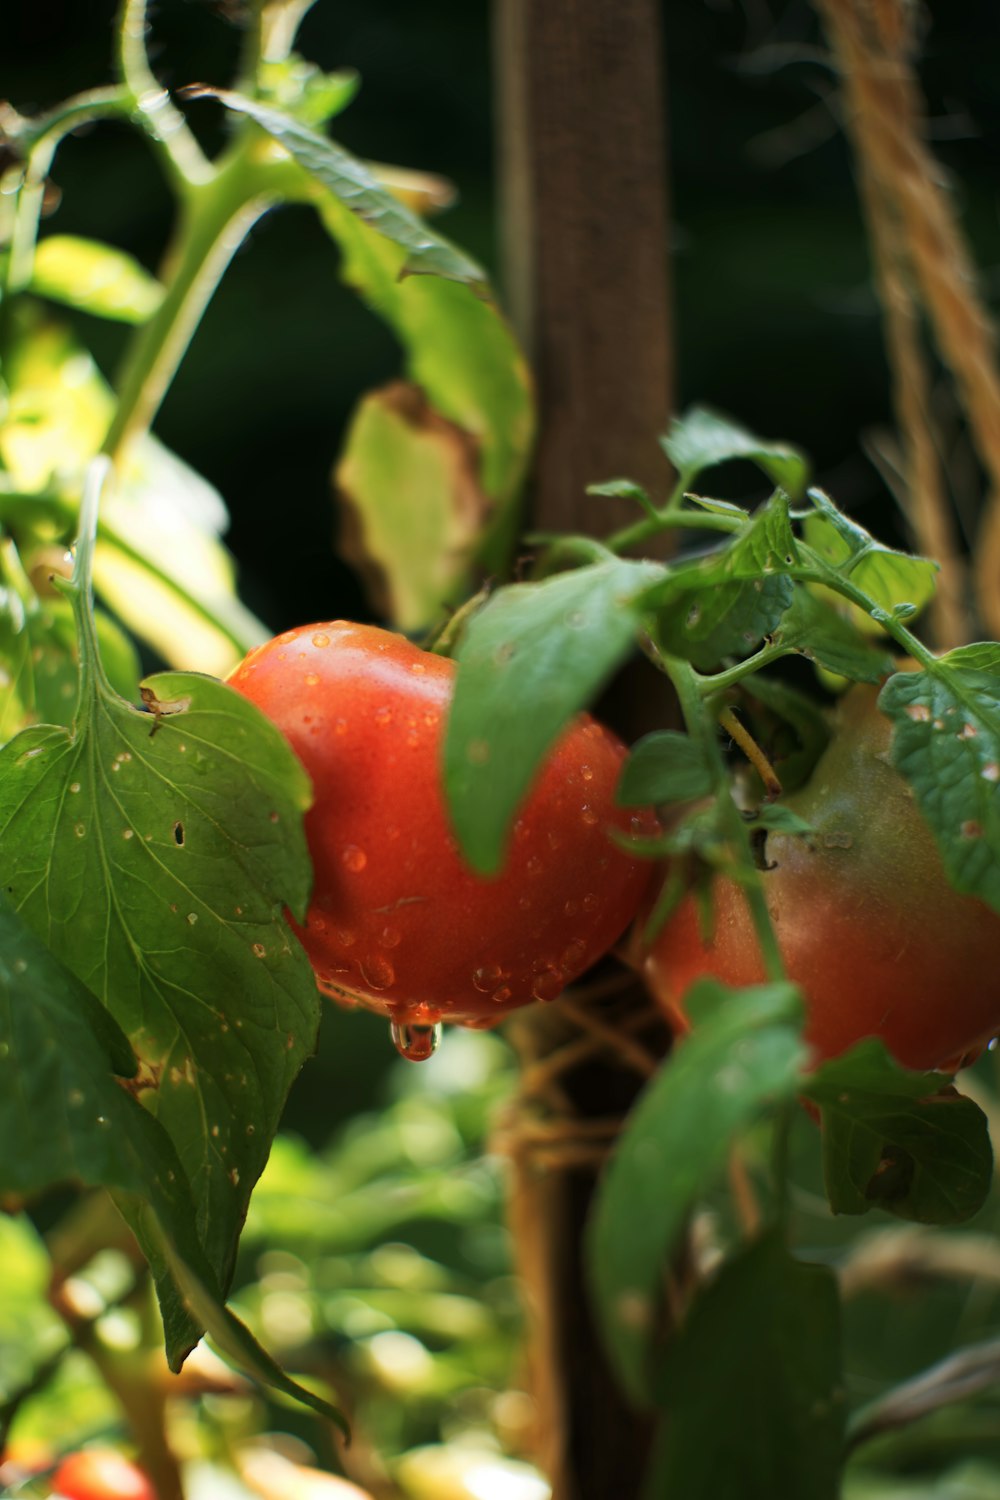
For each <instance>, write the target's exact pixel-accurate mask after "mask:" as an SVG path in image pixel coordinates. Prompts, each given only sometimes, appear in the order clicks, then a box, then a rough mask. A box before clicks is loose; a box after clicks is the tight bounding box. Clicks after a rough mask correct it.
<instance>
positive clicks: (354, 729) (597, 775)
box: [229, 621, 654, 1027]
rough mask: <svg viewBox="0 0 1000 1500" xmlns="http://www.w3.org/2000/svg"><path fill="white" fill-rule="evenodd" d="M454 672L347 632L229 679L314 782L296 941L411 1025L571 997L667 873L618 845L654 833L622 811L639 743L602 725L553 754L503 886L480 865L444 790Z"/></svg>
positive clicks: (392, 641)
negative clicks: (625, 771) (465, 847)
mask: <svg viewBox="0 0 1000 1500" xmlns="http://www.w3.org/2000/svg"><path fill="white" fill-rule="evenodd" d="M455 671H456V668H455V664H454V662H452V661H449V660H448V659H446V658H444V657H440V656H435V655H432V654H430V653H428V652H426V651H422V650H420V649H419V648H418V647H416V646H413V645H411V644H410V642H408V641H407V640H405V639H404V638H403V637H402V636H399V635H394V634H391V633H390V632H388V631H385V630H379V629H376V628H375V627H373V626H367V625H355V624H348V623H344V622H339V621H338V622H332V623H329V624H318V625H306V626H302V627H300V628H299V629H297V630H291V631H286V632H285V633H284V634H283V635H280V636H278V637H276V638H275V639H274V640H272V641H269V642H268V643H267V644H266V645H263V646H260V647H258V648H257V649H256V650H255V651H252V652H251V653H250V655H249V656H248V657H247V658H246V660H245V661H243V662H242V663H241V664H240V666H238V667H237V668H236V670H235V671H234V672H233V673H232V674H231V676H230V678H229V681H230V683H231V684H232V686H233V687H235V688H236V689H238V691H239V692H241V693H242V694H244V695H245V696H246V697H247V698H249V699H250V700H251V701H252V702H254V703H255V704H256V705H257V706H258V707H259V708H260V709H262V710H263V712H264V713H265V714H266V715H267V716H268V718H270V719H271V720H272V721H273V722H274V723H275V724H276V725H277V726H278V728H279V729H281V730H282V732H283V733H284V735H285V737H286V738H287V739H288V740H289V742H290V743H291V745H292V748H293V749H294V750H295V752H296V754H297V755H298V757H299V759H300V760H301V761H302V763H303V765H304V766H305V769H306V770H307V771H308V773H309V775H310V777H311V778H312V783H313V792H314V803H313V806H312V808H311V810H310V811H309V813H308V814H307V815H306V822H305V829H306V837H307V839H308V843H309V850H310V854H311V856H312V861H313V870H314V885H313V892H312V900H311V904H310V906H309V912H308V916H307V919H306V923H305V926H304V927H301V928H300V927H297V928H296V931H297V932H298V935H299V937H300V939H301V941H302V943H303V945H304V947H305V949H306V952H307V953H308V955H309V958H310V960H311V962H312V965H313V968H314V970H315V972H316V976H317V980H318V983H319V986H320V989H321V990H323V991H324V992H325V993H326V994H329V995H331V996H332V997H334V998H336V999H339V1000H342V1001H344V1002H345V1003H348V1004H352V1003H358V1002H360V1003H361V1004H363V1005H365V1006H368V1007H369V1008H370V1009H373V1010H376V1011H380V1012H382V1013H383V1014H385V1015H387V1016H388V1017H390V1018H391V1019H392V1021H393V1022H395V1023H396V1024H397V1025H398V1026H420V1027H423V1026H432V1025H433V1024H434V1023H435V1022H437V1021H439V1020H441V1019H444V1020H448V1021H457V1022H460V1023H462V1024H464V1025H469V1026H490V1025H492V1024H493V1023H494V1022H495V1021H496V1020H498V1019H499V1018H500V1017H501V1016H503V1015H505V1014H506V1013H507V1012H508V1011H510V1010H513V1009H514V1008H515V1007H517V1006H522V1005H527V1004H528V1003H529V1002H531V1001H533V1000H553V999H555V998H556V996H557V995H558V994H560V992H561V991H562V990H563V989H564V988H565V986H566V985H567V984H569V983H570V981H571V980H573V979H576V978H577V977H578V976H579V975H580V974H582V973H583V972H584V971H585V970H586V969H588V968H589V967H590V966H591V965H592V964H593V963H595V962H596V961H597V959H599V958H600V957H601V956H602V955H603V954H605V953H606V952H607V951H608V949H610V948H611V946H612V945H613V944H614V943H615V942H616V940H617V939H618V938H619V937H620V936H621V934H622V932H623V931H624V930H625V928H626V927H627V926H628V924H629V922H630V921H631V919H632V917H633V916H634V914H635V912H636V910H637V908H638V905H639V902H640V900H641V899H642V896H643V894H644V892H645V890H646V888H647V886H648V884H649V881H650V878H651V873H652V871H651V866H650V864H649V863H648V862H647V861H645V860H642V859H639V858H636V857H634V856H633V855H631V854H630V853H629V852H627V851H626V850H624V849H622V848H621V847H620V845H618V844H617V843H615V842H614V840H613V838H612V837H611V834H612V832H613V831H614V830H617V831H619V832H624V833H628V832H629V831H630V830H631V829H633V828H636V829H641V831H643V832H649V831H651V830H652V827H653V826H654V825H653V822H652V819H651V818H647V817H643V818H636V816H635V814H634V812H632V813H630V812H626V811H624V810H623V809H621V808H617V807H616V806H615V804H614V792H615V786H616V784H617V781H618V776H619V773H620V770H621V766H622V762H623V760H624V758H625V754H626V751H625V747H624V745H622V744H621V743H620V741H619V740H618V739H616V738H615V736H614V735H612V734H611V733H609V731H608V730H606V729H604V728H603V727H602V726H601V725H600V724H598V723H596V722H595V721H594V720H593V719H591V718H590V717H589V716H587V715H580V716H579V717H578V718H577V719H575V720H574V721H573V723H572V724H571V725H570V726H569V727H568V728H567V729H566V731H565V732H564V734H563V735H562V737H561V738H560V739H559V741H558V743H557V744H556V745H555V747H554V748H553V750H552V751H551V752H550V754H549V755H548V757H547V758H546V760H545V762H544V764H543V766H542V768H541V770H540V772H539V774H538V777H537V779H536V781H535V784H534V786H533V788H532V790H531V792H530V793H529V795H528V797H527V799H526V800H525V803H524V805H523V806H522V807H521V808H520V810H519V812H518V815H517V819H516V822H515V824H514V827H513V830H512V834H511V840H510V847H509V851H508V856H507V860H506V863H505V865H504V868H503V870H502V871H501V872H500V874H499V875H497V876H495V877H493V878H484V877H482V876H480V875H477V874H476V873H475V872H474V871H473V870H472V869H471V868H470V867H469V865H468V864H467V863H466V862H465V860H464V859H463V858H462V856H461V854H460V852H459V849H458V845H457V843H456V841H455V838H454V836H453V834H452V831H451V828H450V825H449V821H448V814H447V810H446V807H445V801H444V790H443V786H442V743H443V737H444V729H445V721H446V717H447V714H448V709H449V706H450V703H451V698H452V693H453V691H454V679H455ZM516 711H517V709H516V705H514V704H512V705H511V712H512V713H516Z"/></svg>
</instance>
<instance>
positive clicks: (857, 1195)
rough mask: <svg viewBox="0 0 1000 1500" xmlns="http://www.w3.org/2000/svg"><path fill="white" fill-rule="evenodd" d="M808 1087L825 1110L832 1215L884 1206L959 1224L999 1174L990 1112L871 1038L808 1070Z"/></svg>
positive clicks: (920, 1218) (923, 1220) (923, 1219)
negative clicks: (900, 1062)
mask: <svg viewBox="0 0 1000 1500" xmlns="http://www.w3.org/2000/svg"><path fill="white" fill-rule="evenodd" d="M802 1092H803V1093H804V1094H805V1095H807V1096H808V1097H809V1098H810V1099H812V1100H813V1101H814V1103H816V1104H818V1105H819V1107H820V1110H821V1112H822V1117H823V1175H824V1177H825V1179H826V1190H827V1196H828V1198H829V1200H830V1206H831V1208H832V1209H833V1211H834V1213H842V1214H863V1213H867V1212H868V1210H869V1209H870V1208H883V1209H885V1210H886V1211H887V1212H888V1213H891V1214H895V1215H896V1217H897V1218H900V1219H912V1220H914V1221H916V1222H917V1223H920V1224H960V1223H962V1221H963V1220H965V1219H969V1218H971V1217H972V1215H973V1214H975V1213H978V1211H979V1209H981V1208H982V1206H983V1203H984V1202H985V1199H986V1195H987V1193H988V1192H989V1190H990V1184H991V1182H992V1180H993V1153H992V1150H991V1148H990V1137H989V1127H988V1124H987V1120H986V1116H985V1115H984V1114H983V1112H982V1110H981V1109H980V1108H979V1106H978V1105H977V1104H974V1103H973V1102H972V1100H971V1099H966V1098H964V1097H963V1096H962V1095H961V1094H959V1093H958V1092H957V1090H955V1089H954V1088H951V1087H946V1086H944V1085H943V1080H942V1077H941V1075H940V1074H939V1073H911V1072H908V1071H906V1070H904V1069H903V1068H900V1067H899V1065H898V1064H897V1063H895V1062H893V1060H892V1058H891V1057H890V1056H889V1055H888V1053H887V1052H886V1050H885V1048H884V1046H883V1045H882V1043H881V1042H879V1041H877V1040H875V1038H869V1039H868V1040H866V1041H864V1042H861V1043H859V1045H858V1046H856V1047H853V1048H852V1049H851V1051H850V1052H846V1053H844V1055H843V1056H842V1057H835V1058H833V1059H832V1060H831V1061H829V1062H826V1063H824V1064H823V1066H822V1067H820V1068H818V1069H817V1070H816V1071H815V1072H814V1073H811V1074H810V1076H809V1078H808V1079H806V1081H805V1085H804V1087H803V1090H802Z"/></svg>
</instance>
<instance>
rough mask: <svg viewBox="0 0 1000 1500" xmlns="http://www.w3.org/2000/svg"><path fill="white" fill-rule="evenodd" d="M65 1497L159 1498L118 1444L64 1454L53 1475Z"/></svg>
mask: <svg viewBox="0 0 1000 1500" xmlns="http://www.w3.org/2000/svg"><path fill="white" fill-rule="evenodd" d="M52 1490H53V1495H59V1496H61V1497H62V1500H156V1491H155V1490H154V1489H153V1486H152V1484H151V1483H150V1482H149V1480H148V1479H147V1478H146V1475H145V1474H144V1473H143V1472H142V1470H141V1469H138V1468H136V1466H135V1464H134V1463H131V1462H130V1461H129V1459H127V1458H126V1457H125V1456H124V1454H122V1453H119V1452H118V1450H117V1449H116V1448H82V1449H81V1450H80V1452H79V1453H71V1454H70V1455H69V1457H68V1458H64V1459H63V1461H62V1463H61V1464H60V1465H59V1467H58V1469H56V1472H55V1474H54V1475H53V1476H52Z"/></svg>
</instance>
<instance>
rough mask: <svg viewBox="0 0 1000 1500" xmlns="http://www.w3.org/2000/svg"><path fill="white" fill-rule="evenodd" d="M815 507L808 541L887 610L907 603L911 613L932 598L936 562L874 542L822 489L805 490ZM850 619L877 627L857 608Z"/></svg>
mask: <svg viewBox="0 0 1000 1500" xmlns="http://www.w3.org/2000/svg"><path fill="white" fill-rule="evenodd" d="M809 498H810V499H811V500H812V502H813V505H814V506H815V507H816V509H815V512H814V513H813V514H812V515H810V516H807V517H806V520H805V523H804V527H803V532H804V536H805V540H806V541H807V542H808V544H809V546H810V547H812V548H814V550H815V551H816V552H817V553H818V554H819V556H820V557H822V558H823V559H824V560H825V561H826V562H827V563H829V564H830V565H831V566H832V567H833V568H835V569H836V570H837V572H838V573H842V574H843V575H844V576H845V577H846V578H849V579H850V580H851V582H852V583H854V584H856V585H857V586H858V588H860V589H863V590H864V591H865V593H867V594H868V595H870V596H871V598H872V599H873V600H874V602H875V603H876V604H877V605H878V607H879V608H880V609H883V610H885V611H886V612H891V611H892V610H893V609H895V608H896V607H897V606H898V605H903V604H909V605H912V606H913V608H914V612H917V611H919V610H921V609H923V607H924V606H925V605H926V604H927V603H929V601H930V600H931V599H932V598H933V595H934V589H935V579H936V575H937V572H938V565H937V563H935V562H932V561H931V560H930V559H929V558H926V557H913V556H911V555H910V553H908V552H896V551H894V550H893V549H892V548H891V547H884V546H883V545H882V543H881V542H877V541H876V540H875V538H874V537H873V536H871V535H870V534H869V533H868V532H867V531H866V530H865V529H864V527H863V526H859V525H858V523H857V522H856V521H852V520H851V519H850V518H849V517H848V516H845V515H844V513H843V511H840V510H838V509H837V507H836V506H835V505H834V503H833V501H832V500H831V499H830V498H829V496H828V495H825V494H824V493H823V491H822V490H810V491H809ZM854 618H855V619H856V621H857V623H858V624H859V625H861V626H862V627H863V628H864V629H880V628H881V627H880V626H879V624H878V622H877V621H876V622H871V620H870V617H869V616H867V615H866V614H865V613H864V612H863V611H861V610H858V611H856V613H855V615H854Z"/></svg>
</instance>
